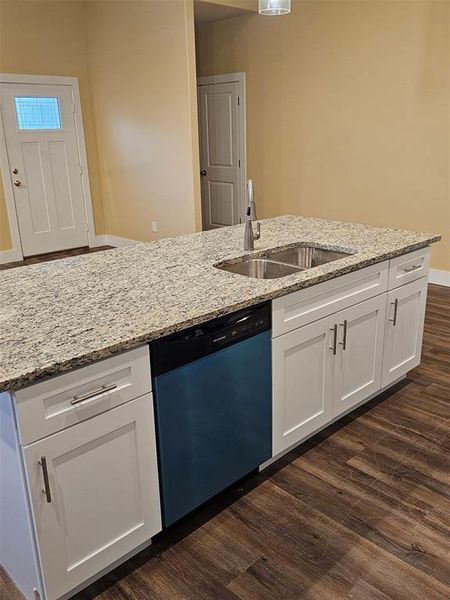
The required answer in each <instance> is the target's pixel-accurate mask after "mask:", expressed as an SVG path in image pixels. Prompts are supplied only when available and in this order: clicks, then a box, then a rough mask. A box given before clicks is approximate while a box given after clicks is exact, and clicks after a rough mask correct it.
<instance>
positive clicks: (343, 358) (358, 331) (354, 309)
mask: <svg viewBox="0 0 450 600" xmlns="http://www.w3.org/2000/svg"><path fill="white" fill-rule="evenodd" d="M385 315H386V295H385V294H381V295H380V296H376V297H375V298H371V299H370V300H366V301H364V302H361V303H360V304H357V305H355V306H351V307H350V308H348V309H346V310H343V311H341V312H339V313H338V314H337V315H336V316H335V318H336V321H337V323H338V330H339V333H338V352H337V356H336V361H337V366H336V370H335V394H334V397H333V417H336V416H338V415H340V414H341V413H343V412H345V411H346V410H348V409H350V408H351V407H352V406H355V405H356V404H358V403H359V402H361V401H363V400H364V399H365V398H367V397H368V396H370V395H371V394H373V393H375V392H377V391H378V390H379V389H380V388H381V368H382V359H383V337H384V322H385Z"/></svg>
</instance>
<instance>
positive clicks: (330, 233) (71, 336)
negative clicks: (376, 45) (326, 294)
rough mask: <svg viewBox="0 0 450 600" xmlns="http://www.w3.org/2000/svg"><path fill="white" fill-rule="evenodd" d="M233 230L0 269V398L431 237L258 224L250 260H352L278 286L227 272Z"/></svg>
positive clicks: (238, 243) (281, 220)
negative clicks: (276, 253)
mask: <svg viewBox="0 0 450 600" xmlns="http://www.w3.org/2000/svg"><path fill="white" fill-rule="evenodd" d="M243 232H244V226H243V225H236V226H234V227H227V228H223V229H217V230H215V231H208V232H203V233H196V234H192V235H185V236H180V237H176V238H170V239H164V240H161V241H158V242H151V243H140V244H136V245H134V246H128V247H125V248H115V249H113V250H106V251H102V252H97V253H92V254H89V255H83V256H76V257H72V258H66V259H62V260H57V261H52V262H47V263H41V264H37V265H30V266H25V267H17V268H14V269H8V270H4V271H0V392H2V391H8V390H15V389H18V388H20V387H23V386H26V385H29V384H31V383H33V382H36V381H39V380H41V379H43V378H44V377H48V376H52V375H55V374H58V373H62V372H64V371H66V370H68V369H72V368H75V367H79V366H82V365H85V364H87V363H90V362H93V361H95V360H98V359H101V358H105V357H108V356H111V355H113V354H114V353H117V352H121V351H124V350H127V349H131V348H134V347H136V346H139V345H142V344H143V343H145V342H148V341H150V340H153V339H156V338H158V337H161V336H163V335H167V334H169V333H172V332H174V331H177V330H181V329H184V328H187V327H189V326H192V325H196V324H198V323H202V322H205V321H207V320H209V319H211V318H214V317H216V316H219V315H223V314H226V313H230V312H233V311H235V310H238V309H240V308H243V307H246V306H251V305H253V304H257V303H259V302H263V301H265V300H270V299H272V298H276V297H278V296H282V295H284V294H287V293H289V292H293V291H296V290H299V289H301V288H304V287H308V286H310V285H314V284H317V283H320V282H322V281H326V280H328V279H332V278H334V277H338V276H340V275H343V274H345V273H349V272H351V271H355V270H358V269H361V268H363V267H366V266H368V265H371V264H374V263H377V262H381V261H383V260H386V259H388V258H392V257H394V256H398V255H400V254H404V253H406V252H411V251H413V250H417V249H418V248H422V247H425V246H428V245H430V244H432V243H434V242H437V241H438V240H439V239H440V236H439V235H433V234H427V233H418V232H411V231H401V230H394V229H380V228H377V227H367V226H364V225H359V224H352V223H343V222H337V221H326V220H322V219H313V218H302V217H294V216H283V217H276V218H274V219H266V220H263V221H261V239H260V240H259V241H258V242H256V243H255V252H254V254H256V255H257V254H258V253H259V252H261V251H264V250H267V249H269V248H275V247H282V246H286V245H289V244H293V243H298V242H302V243H312V244H317V245H320V246H324V247H327V248H329V249H336V250H344V251H345V250H347V251H352V252H355V254H353V255H350V256H347V257H345V258H342V259H339V260H337V261H334V262H330V263H328V264H325V265H322V266H320V267H315V268H311V269H307V270H305V271H302V272H299V273H295V274H293V275H288V276H287V277H282V278H279V279H268V280H260V279H253V278H250V277H245V276H242V275H237V274H233V273H227V272H225V271H222V270H219V269H216V268H215V267H214V264H215V263H217V262H220V261H223V260H225V259H232V258H237V257H241V256H245V255H246V254H248V253H245V252H244V251H243V239H244V235H243Z"/></svg>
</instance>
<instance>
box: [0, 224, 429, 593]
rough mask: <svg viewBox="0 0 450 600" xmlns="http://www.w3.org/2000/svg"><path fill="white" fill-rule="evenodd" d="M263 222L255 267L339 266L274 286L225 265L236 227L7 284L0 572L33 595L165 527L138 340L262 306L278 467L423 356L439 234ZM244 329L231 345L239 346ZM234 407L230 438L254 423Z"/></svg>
mask: <svg viewBox="0 0 450 600" xmlns="http://www.w3.org/2000/svg"><path fill="white" fill-rule="evenodd" d="M261 229H262V235H261V239H260V240H259V241H258V243H257V245H256V247H255V250H254V252H252V253H251V256H252V257H260V256H261V257H262V256H265V255H266V254H267V253H268V251H270V252H271V251H273V249H275V248H277V249H283V248H294V247H296V246H299V245H300V246H302V247H303V246H312V247H316V248H323V249H328V250H333V251H336V252H342V253H343V254H344V255H343V256H342V257H335V260H332V261H330V262H327V263H325V264H321V265H319V266H315V267H312V268H307V269H305V270H302V271H298V272H295V273H293V274H291V275H287V276H285V277H279V278H274V279H257V278H252V277H247V276H244V275H241V274H237V273H233V272H227V271H226V270H223V268H218V267H223V265H224V263H226V262H227V261H230V262H231V264H233V263H234V262H235V261H238V260H239V259H242V258H245V257H246V256H247V255H248V253H247V254H246V253H244V252H243V251H242V242H243V226H235V227H230V228H226V229H221V230H216V231H210V232H204V233H199V234H193V235H188V236H182V237H178V238H173V239H166V240H162V241H159V242H154V243H149V244H137V245H135V246H131V247H127V248H120V249H115V250H108V251H104V252H101V253H98V254H93V255H89V256H80V257H75V258H69V259H63V260H60V261H57V262H52V263H46V264H40V265H34V266H29V267H20V268H16V269H11V270H7V271H5V272H3V273H0V326H1V334H0V357H1V360H0V415H1V434H0V450H1V453H0V472H1V477H2V480H1V486H0V505H1V514H0V520H1V522H2V529H1V539H0V546H1V556H0V562H1V563H2V564H3V566H4V567H5V568H6V570H7V571H8V572H9V574H10V575H11V576H12V578H13V579H14V581H15V582H16V584H17V585H18V587H19V589H21V590H22V592H23V593H24V595H25V597H26V598H27V600H28V599H29V600H36V599H42V600H59V599H62V598H68V597H70V596H71V595H72V594H73V593H74V592H76V591H77V590H79V589H81V588H83V587H85V586H86V585H87V584H88V583H89V582H90V581H92V580H94V579H96V578H98V577H99V576H101V575H102V574H103V573H105V572H106V571H108V570H110V569H111V568H113V567H114V566H116V565H117V564H119V563H120V562H122V561H123V560H126V559H127V558H128V557H129V556H131V555H133V554H135V553H136V552H138V551H139V550H140V549H141V548H143V547H145V546H146V545H148V544H149V543H151V539H152V537H153V536H154V535H155V534H156V533H158V532H159V531H160V530H161V528H162V520H161V503H160V485H161V468H162V463H161V449H162V448H161V445H158V448H157V442H156V436H155V416H154V409H153V407H154V402H153V396H154V395H155V394H156V398H158V392H157V389H156V388H157V385H156V379H155V378H154V375H155V374H157V369H156V368H154V367H155V364H151V362H150V355H149V347H148V342H152V341H154V340H157V339H159V338H163V337H166V336H169V335H171V334H174V333H175V332H184V331H185V330H187V331H188V332H189V335H191V333H192V334H193V335H194V336H195V335H196V328H197V326H198V327H199V326H200V325H201V324H208V323H210V322H211V321H212V320H213V319H217V318H218V317H222V316H223V315H230V318H231V319H233V315H236V311H240V310H241V309H248V308H249V307H252V306H256V305H262V306H263V307H264V308H265V311H266V313H267V314H268V316H267V319H266V325H265V326H264V330H265V331H264V332H263V333H262V334H260V335H264V336H266V342H267V346H266V348H267V352H265V356H266V359H267V360H266V362H264V365H265V366H263V367H262V371H263V372H264V374H265V375H267V377H266V379H265V381H266V382H267V386H266V387H265V390H266V393H264V394H259V392H258V393H257V394H254V396H255V397H259V396H260V395H261V397H262V396H263V395H264V396H265V397H266V398H267V397H268V407H269V410H268V411H266V412H268V413H271V414H269V415H268V420H266V424H267V423H268V425H269V427H265V428H264V431H266V432H267V435H268V439H267V440H266V445H265V447H266V448H268V450H269V454H268V456H269V457H270V461H273V460H276V459H277V458H279V457H280V456H281V455H283V454H284V453H286V452H287V451H289V450H290V449H291V448H293V447H295V446H296V445H298V444H300V443H302V442H304V441H305V440H306V439H308V438H309V437H310V436H311V435H314V434H315V433H316V432H318V431H320V430H321V429H323V428H324V427H326V426H327V425H328V424H330V423H332V422H333V421H335V420H337V419H339V418H341V417H342V416H343V415H344V414H346V413H348V412H349V411H351V410H353V409H354V408H355V407H357V406H359V405H360V404H362V403H364V402H367V400H369V399H370V398H372V397H373V396H375V395H377V394H379V393H380V392H381V391H382V390H384V389H387V388H388V387H390V386H392V385H393V384H395V383H396V382H398V381H399V380H400V379H401V378H402V377H404V376H405V374H406V373H407V372H408V371H409V370H410V369H412V368H413V367H414V366H416V365H417V364H418V363H419V361H420V354H421V345H422V332H423V319H424V313H425V300H426V291H427V281H428V270H429V261H430V249H429V248H428V246H429V245H430V244H432V243H434V242H436V241H438V240H439V239H440V236H438V235H432V234H425V233H414V232H407V231H399V230H392V229H379V228H375V227H367V226H363V225H357V224H349V223H341V222H333V221H324V220H320V219H310V218H301V217H292V216H285V217H278V218H274V219H268V220H265V221H262V228H261ZM246 318H247V316H245V315H244V316H243V320H242V325H239V323H241V319H240V316H239V317H238V320H237V321H235V323H236V325H233V326H232V328H231V329H230V330H229V334H230V336H233V335H234V334H235V333H236V334H237V336H239V335H242V339H246V338H247V337H248V335H249V334H248V330H246V329H245V328H247V327H248V326H247V325H246V324H245V319H246ZM256 323H260V321H257V322H256ZM194 326H195V327H194ZM226 326H227V327H228V323H227V324H226ZM257 326H259V325H257ZM240 327H242V329H238V328H240ZM189 328H192V329H191V330H189ZM227 331H228V329H227ZM184 335H185V334H184V333H183V334H182V337H183V336H184ZM189 335H188V336H187V337H185V338H184V339H188V338H189ZM254 339H255V338H254ZM247 341H250V340H247ZM227 344H228V342H227ZM226 349H229V348H226ZM208 352H209V351H208ZM214 352H216V353H217V354H218V352H219V351H216V350H214ZM252 352H253V351H252ZM214 356H216V354H215V355H214ZM152 358H154V356H152ZM182 368H184V367H182ZM153 370H154V371H155V373H153ZM251 371H252V372H254V373H256V374H257V373H258V365H253V366H252V368H251ZM270 371H271V372H270ZM219 372H220V366H219ZM165 376H166V373H164V374H163V377H165ZM183 380H186V377H184V378H183ZM202 380H203V379H202V378H200V380H199V381H200V382H201V381H202ZM270 381H271V382H272V383H271V384H270ZM218 384H219V382H218ZM249 387H250V388H252V389H253V386H249ZM212 389H213V390H214V386H213V387H212ZM172 398H173V399H174V400H175V401H176V400H177V397H176V396H172ZM160 402H161V398H160ZM270 403H271V405H270ZM208 405H209V406H211V405H212V403H208ZM222 405H223V403H222ZM238 405H239V403H238ZM160 406H162V405H161V404H160ZM270 408H271V410H270ZM218 410H220V402H219V404H218ZM254 410H255V411H258V408H257V407H256V408H255V409H254ZM241 414H242V413H241V411H240V410H239V406H238V408H237V410H236V411H235V412H234V414H233V418H235V417H236V418H238V420H237V421H236V423H237V424H238V426H237V427H236V426H235V427H234V430H238V431H239V430H240V429H242V430H244V429H246V430H252V429H254V428H252V413H251V412H250V414H249V415H247V420H246V421H245V423H243V422H242V423H241V422H240V421H239V416H240V415H241ZM258 414H259V413H258ZM198 420H202V419H198ZM216 421H217V422H218V423H219V426H221V423H222V422H223V421H222V417H220V418H217V419H216ZM167 423H168V426H169V430H170V435H172V428H171V418H170V410H169V411H168V415H167ZM192 426H193V423H192V420H191V423H190V424H189V423H188V422H186V427H192ZM178 431H180V429H179V428H178ZM262 435H263V434H262ZM264 435H266V434H264ZM175 436H176V437H177V433H176V431H175ZM178 437H180V436H178ZM187 439H191V437H190V435H189V431H188V435H187ZM206 439H210V440H211V443H213V440H214V437H212V436H211V435H209V437H208V436H207V438H206ZM159 444H161V438H160V439H159ZM270 449H271V452H270ZM186 450H189V449H188V448H186ZM158 454H159V456H158ZM205 454H208V453H207V452H206V453H205ZM265 456H267V454H265ZM158 459H159V464H158ZM200 459H201V456H200ZM260 462H261V461H260ZM158 466H159V470H160V472H159V473H158ZM256 466H258V465H256ZM259 466H260V467H261V466H262V467H264V466H265V465H259ZM201 470H202V469H201ZM175 475H176V473H175ZM217 491H219V490H217Z"/></svg>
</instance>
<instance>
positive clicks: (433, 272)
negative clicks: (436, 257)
mask: <svg viewBox="0 0 450 600" xmlns="http://www.w3.org/2000/svg"><path fill="white" fill-rule="evenodd" d="M428 281H429V283H434V284H436V285H444V286H445V287H450V271H443V270H442V269H430V274H429V276H428Z"/></svg>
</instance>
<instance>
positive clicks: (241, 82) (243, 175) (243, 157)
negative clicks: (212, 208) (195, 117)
mask: <svg viewBox="0 0 450 600" xmlns="http://www.w3.org/2000/svg"><path fill="white" fill-rule="evenodd" d="M217 83H237V84H238V89H239V93H238V94H239V106H238V129H239V160H240V161H241V168H240V176H239V188H240V190H241V195H240V208H241V217H242V222H244V215H245V209H246V206H245V183H246V181H247V120H246V112H247V111H246V108H247V98H246V92H245V73H244V72H243V71H240V72H238V73H226V74H225V75H208V76H206V77H197V89H198V88H199V87H200V86H202V85H211V84H217ZM199 127H200V122H199ZM199 150H200V147H199ZM202 215H203V199H202Z"/></svg>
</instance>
